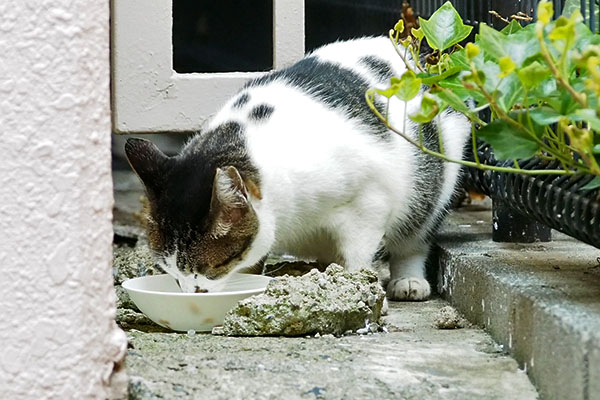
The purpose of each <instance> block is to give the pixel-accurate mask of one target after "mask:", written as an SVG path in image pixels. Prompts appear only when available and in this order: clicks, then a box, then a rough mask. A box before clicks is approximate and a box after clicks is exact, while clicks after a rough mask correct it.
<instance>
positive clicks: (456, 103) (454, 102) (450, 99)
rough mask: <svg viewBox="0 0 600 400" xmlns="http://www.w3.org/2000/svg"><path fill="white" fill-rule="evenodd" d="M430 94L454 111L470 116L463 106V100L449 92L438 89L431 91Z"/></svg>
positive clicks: (467, 109)
mask: <svg viewBox="0 0 600 400" xmlns="http://www.w3.org/2000/svg"><path fill="white" fill-rule="evenodd" d="M431 93H432V94H434V95H435V96H437V97H438V98H439V99H440V100H442V101H444V102H445V103H447V104H448V105H449V106H450V107H452V108H453V109H455V110H456V111H460V112H461V113H463V114H471V110H470V109H469V107H467V105H466V104H465V100H464V99H462V98H461V97H460V96H459V95H457V94H456V93H454V92H453V91H451V90H443V89H440V88H439V87H437V86H436V87H434V88H432V89H431Z"/></svg>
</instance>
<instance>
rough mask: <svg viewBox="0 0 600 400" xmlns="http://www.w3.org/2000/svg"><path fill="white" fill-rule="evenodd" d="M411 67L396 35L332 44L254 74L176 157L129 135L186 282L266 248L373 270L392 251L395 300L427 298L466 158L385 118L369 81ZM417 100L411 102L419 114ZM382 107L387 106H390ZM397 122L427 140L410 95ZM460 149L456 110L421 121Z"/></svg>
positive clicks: (207, 278)
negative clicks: (430, 256)
mask: <svg viewBox="0 0 600 400" xmlns="http://www.w3.org/2000/svg"><path fill="white" fill-rule="evenodd" d="M404 71H405V66H404V64H403V62H402V60H401V59H400V57H398V55H397V53H396V51H395V49H394V47H393V45H392V43H391V42H390V41H389V39H387V38H383V37H378V38H362V39H357V40H351V41H346V42H337V43H333V44H330V45H327V46H324V47H322V48H320V49H318V50H316V51H314V52H312V53H311V54H309V55H308V56H307V57H305V58H304V59H302V60H301V61H299V62H298V63H296V64H294V65H292V66H291V67H289V68H286V69H282V70H278V71H274V72H271V73H268V74H265V75H264V76H262V77H259V78H257V79H254V80H252V81H250V82H249V83H247V84H246V85H245V86H244V87H243V88H242V89H241V90H240V92H239V93H238V94H237V95H235V96H234V97H233V98H232V99H231V100H230V101H229V102H228V103H227V104H225V106H224V107H223V108H222V109H221V110H220V111H219V112H218V113H217V114H216V115H215V116H214V118H212V120H211V122H210V124H209V125H208V127H207V129H206V130H204V131H203V132H202V133H199V134H197V135H196V136H195V137H193V139H191V140H190V141H189V142H188V143H187V144H186V145H185V147H184V148H183V150H182V151H181V153H180V154H179V155H177V156H174V157H167V156H166V155H165V154H163V153H162V152H161V151H160V150H159V149H158V148H157V147H156V146H154V145H153V144H152V143H151V142H149V141H147V140H143V139H130V140H128V141H127V144H126V146H125V150H126V153H127V157H128V159H129V161H130V163H131V166H132V167H133V169H134V170H135V171H136V173H137V174H138V176H139V177H140V179H141V180H142V181H143V183H144V185H145V187H146V192H147V195H148V199H149V205H150V206H149V213H148V232H149V239H150V242H151V246H152V247H153V249H154V250H155V251H156V252H157V254H158V255H159V258H160V260H161V264H162V266H163V268H164V269H165V271H166V272H168V273H169V274H171V275H172V276H174V277H175V278H177V279H178V280H179V282H180V285H181V286H182V288H183V289H184V290H185V291H191V292H194V291H198V290H201V291H205V290H215V289H216V288H218V287H219V286H220V285H221V284H222V282H223V281H224V279H223V278H225V277H226V276H227V275H228V274H229V273H231V272H232V271H237V270H239V269H242V268H245V267H248V266H252V265H255V264H256V263H258V262H260V261H261V260H262V259H263V258H264V257H265V256H266V255H267V254H268V253H271V252H274V253H287V254H293V255H296V256H299V257H309V258H315V259H317V260H319V261H321V262H338V263H340V264H342V265H344V266H345V267H346V268H347V269H348V270H350V271H355V270H358V269H360V268H372V261H373V259H374V257H375V255H376V254H377V253H378V252H379V253H381V252H386V253H388V254H389V256H390V257H389V267H390V276H391V280H390V282H389V284H388V286H387V293H388V297H389V298H390V299H395V300H423V299H426V298H427V297H428V296H429V293H430V287H429V284H428V282H427V280H426V279H425V278H424V262H425V258H426V255H427V253H428V249H429V241H430V237H431V234H432V232H434V231H435V230H436V228H437V227H438V225H439V224H440V222H441V220H442V218H443V216H444V215H445V213H446V208H447V206H448V203H449V201H450V199H451V197H452V195H453V193H454V190H455V186H456V184H457V180H458V176H459V166H458V165H456V164H449V163H444V162H442V161H440V160H439V159H436V158H432V157H429V156H426V155H424V154H423V153H421V152H420V151H419V150H418V149H416V148H414V147H413V146H411V145H410V144H409V143H408V142H407V141H405V140H404V139H403V138H401V137H400V136H398V135H397V134H395V133H393V132H391V131H389V130H388V129H386V128H385V126H384V125H383V124H382V123H381V122H380V121H379V120H378V119H377V118H376V117H375V115H374V114H373V113H372V111H371V110H370V109H369V107H368V106H367V104H366V102H365V91H366V90H367V89H368V88H370V87H378V88H385V87H387V86H388V85H389V80H390V77H392V76H397V77H399V76H401V75H402V74H403V72H404ZM420 103H421V97H420V96H417V98H415V99H414V100H412V101H410V102H409V103H408V105H407V107H406V110H407V114H412V113H415V112H417V111H418V109H419V107H420ZM383 108H385V107H384V106H383V105H382V109H383ZM389 119H390V121H391V123H392V125H393V126H396V127H400V128H401V127H403V126H405V129H406V131H407V133H408V134H409V135H412V136H413V137H417V135H418V133H417V132H418V126H417V125H416V124H415V123H413V122H411V121H410V120H408V119H407V120H406V121H405V104H404V102H402V101H400V100H399V99H397V98H395V97H392V99H391V103H390V105H389ZM439 131H441V132H442V137H443V145H444V151H445V152H446V153H447V154H448V155H450V156H451V157H453V158H461V157H462V154H463V148H464V145H465V142H466V140H467V138H468V137H469V135H470V125H469V122H468V121H467V119H466V118H465V117H464V116H463V115H461V114H459V113H456V112H453V111H451V110H448V111H445V112H444V113H442V114H441V115H440V116H439V117H438V118H436V119H435V121H434V122H433V123H429V124H425V125H424V126H423V128H422V132H423V138H424V142H425V144H426V145H427V146H428V147H430V148H433V149H438V148H439V142H438V132H439Z"/></svg>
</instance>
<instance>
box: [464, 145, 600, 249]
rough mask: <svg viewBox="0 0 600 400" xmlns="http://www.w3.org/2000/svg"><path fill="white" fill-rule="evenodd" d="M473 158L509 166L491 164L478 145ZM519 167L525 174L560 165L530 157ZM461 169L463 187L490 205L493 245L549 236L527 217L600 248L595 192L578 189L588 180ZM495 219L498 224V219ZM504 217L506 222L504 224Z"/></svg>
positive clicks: (491, 159) (490, 157)
mask: <svg viewBox="0 0 600 400" xmlns="http://www.w3.org/2000/svg"><path fill="white" fill-rule="evenodd" d="M478 156H479V159H480V161H481V162H482V163H485V164H490V165H503V166H512V165H513V164H512V162H510V161H509V162H497V161H496V160H495V159H494V156H493V154H492V153H491V152H490V151H489V149H488V147H487V146H480V148H479V151H478ZM520 167H521V168H522V169H529V170H531V169H545V168H553V169H554V168H559V167H560V166H559V165H558V164H554V163H549V162H547V161H542V160H540V159H538V158H536V157H534V158H531V159H529V160H524V161H522V162H521V163H520ZM467 170H468V172H467V173H466V174H465V175H466V176H465V184H466V185H467V186H468V187H472V188H474V189H476V190H478V191H480V192H482V193H485V194H486V195H488V196H490V197H491V198H492V200H493V201H494V203H495V206H494V208H495V210H494V236H495V237H494V239H495V240H497V241H514V242H528V241H533V240H540V241H547V240H549V232H547V231H546V230H544V229H543V227H539V226H536V225H535V224H533V225H532V224H531V223H529V221H527V218H531V219H532V220H535V221H537V222H539V223H542V224H544V225H546V226H548V227H550V228H554V229H556V230H558V231H560V232H563V233H566V234H567V235H569V236H572V237H574V238H577V239H579V240H581V241H583V242H586V243H589V244H591V245H592V246H595V247H598V248H600V200H599V198H598V195H599V193H598V190H581V188H582V187H583V186H585V185H586V184H587V183H588V182H590V181H591V180H592V176H588V175H538V176H529V175H522V174H514V173H503V172H492V171H482V170H479V169H476V168H468V169H467ZM508 209H510V210H512V211H515V212H516V213H517V218H514V217H512V218H511V215H510V212H509V211H508ZM502 216H504V218H502ZM518 216H520V218H519V217H518ZM498 217H500V218H501V220H498ZM507 218H508V219H512V221H507ZM523 218H525V219H523ZM507 224H508V225H509V226H508V227H507V226H506V225H507Z"/></svg>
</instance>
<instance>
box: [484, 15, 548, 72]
mask: <svg viewBox="0 0 600 400" xmlns="http://www.w3.org/2000/svg"><path fill="white" fill-rule="evenodd" d="M477 44H478V45H479V46H480V47H481V49H482V50H483V51H484V52H485V55H486V57H487V59H491V60H493V61H496V62H498V61H499V60H500V59H501V58H503V57H510V58H511V59H512V60H513V61H514V63H515V64H516V66H517V67H521V66H523V64H524V62H525V60H527V59H528V58H530V57H532V56H535V55H537V54H539V53H540V45H539V41H538V39H537V37H536V36H535V32H533V31H531V30H526V29H522V30H520V31H518V32H516V33H514V34H512V35H505V34H502V33H500V32H498V31H497V30H495V29H494V28H491V27H489V26H487V25H486V24H483V23H482V24H481V26H480V27H479V42H478V43H477Z"/></svg>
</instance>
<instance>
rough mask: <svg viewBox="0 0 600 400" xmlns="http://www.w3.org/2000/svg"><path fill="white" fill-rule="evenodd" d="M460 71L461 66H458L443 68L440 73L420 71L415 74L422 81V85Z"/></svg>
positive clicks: (433, 82) (430, 83) (432, 82)
mask: <svg viewBox="0 0 600 400" xmlns="http://www.w3.org/2000/svg"><path fill="white" fill-rule="evenodd" d="M461 71H462V68H460V67H450V68H448V69H447V70H445V71H444V72H442V73H441V74H427V73H420V74H418V75H417V77H418V78H421V80H422V83H423V84H424V85H429V86H431V85H433V84H435V83H437V82H439V81H441V80H443V79H447V78H450V77H451V76H454V75H456V74H458V73H459V72H461Z"/></svg>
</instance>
